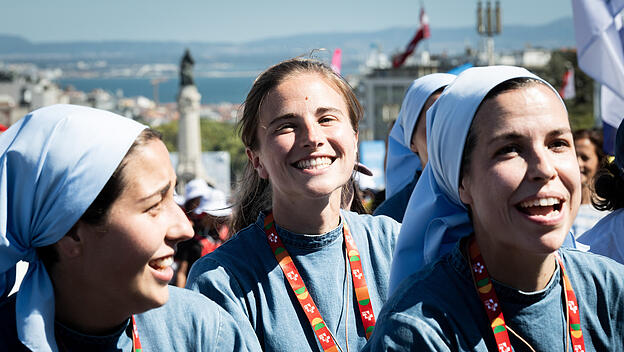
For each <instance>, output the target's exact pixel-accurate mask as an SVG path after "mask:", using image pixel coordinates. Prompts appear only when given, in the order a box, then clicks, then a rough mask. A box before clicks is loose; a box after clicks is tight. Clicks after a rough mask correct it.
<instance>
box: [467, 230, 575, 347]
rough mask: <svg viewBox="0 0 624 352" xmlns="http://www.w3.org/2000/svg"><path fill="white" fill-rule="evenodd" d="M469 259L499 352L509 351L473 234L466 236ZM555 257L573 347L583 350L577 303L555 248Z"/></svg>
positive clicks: (503, 323) (485, 269)
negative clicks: (564, 292) (560, 277)
mask: <svg viewBox="0 0 624 352" xmlns="http://www.w3.org/2000/svg"><path fill="white" fill-rule="evenodd" d="M468 252H469V257H470V260H469V263H470V267H471V270H472V273H473V275H472V278H473V281H474V284H475V287H476V288H477V292H478V293H479V298H481V303H483V308H484V309H485V312H486V314H487V316H488V318H489V319H490V326H491V327H492V332H493V333H494V338H495V339H496V346H497V348H498V351H499V352H507V351H511V341H510V340H509V334H508V333H507V325H506V324H505V318H504V317H503V311H502V307H501V306H500V303H499V301H498V297H497V296H496V291H495V290H494V287H493V286H492V281H491V279H490V275H489V273H488V271H487V268H486V267H485V262H484V261H483V257H482V256H481V251H480V250H479V246H478V245H477V241H476V240H475V238H474V237H472V238H471V239H470V240H469V244H468ZM555 257H556V258H557V261H558V262H559V267H560V268H561V274H562V275H563V284H564V290H566V294H567V302H566V303H567V309H568V314H569V318H570V320H569V325H570V335H571V336H572V338H571V340H572V346H573V351H584V350H585V342H584V341H583V332H582V330H581V319H580V315H579V306H578V302H577V300H576V295H575V294H574V289H573V288H572V284H571V283H570V279H569V277H568V275H567V274H566V271H565V268H564V267H563V261H562V260H561V257H560V256H559V253H557V252H555Z"/></svg>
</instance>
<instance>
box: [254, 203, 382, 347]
mask: <svg viewBox="0 0 624 352" xmlns="http://www.w3.org/2000/svg"><path fill="white" fill-rule="evenodd" d="M264 232H265V234H266V236H267V241H268V242H269V245H270V246H271V250H272V251H273V254H275V259H277V262H278V263H279V265H280V267H281V268H282V271H283V272H284V276H285V277H286V279H287V280H288V283H289V284H290V287H291V288H292V290H293V291H294V292H295V295H296V296H297V298H298V299H299V304H300V305H301V308H302V309H303V312H304V313H305V315H306V317H307V318H308V321H309V322H310V325H311V326H312V329H313V330H314V333H315V334H316V337H317V338H318V340H319V342H320V343H321V348H323V351H336V350H337V349H336V342H335V341H334V339H333V337H332V335H331V332H330V331H329V329H328V328H327V324H325V321H324V320H323V318H322V317H321V313H320V312H319V311H318V309H317V308H316V304H315V303H314V300H312V297H311V296H310V295H309V294H308V290H307V289H306V286H305V284H304V283H303V279H302V278H301V275H299V271H298V270H297V267H295V263H293V261H292V258H291V257H290V254H288V251H287V250H286V247H285V246H284V244H283V243H282V240H281V239H280V237H279V235H278V234H277V230H276V229H275V221H273V213H272V212H271V213H269V214H267V216H266V217H265V218H264ZM342 232H343V234H344V237H345V246H346V248H347V256H348V258H349V264H350V266H351V278H352V279H353V287H354V288H355V297H356V298H357V301H358V307H359V309H360V318H361V319H362V324H363V325H364V331H365V332H366V339H368V338H369V337H370V335H371V334H372V333H373V329H374V328H375V314H374V313H373V306H372V305H371V301H370V296H369V294H368V286H366V279H365V278H364V270H362V262H361V261H360V253H359V252H358V250H357V247H356V245H355V241H353V237H351V233H350V232H349V227H348V226H347V222H346V221H344V219H342Z"/></svg>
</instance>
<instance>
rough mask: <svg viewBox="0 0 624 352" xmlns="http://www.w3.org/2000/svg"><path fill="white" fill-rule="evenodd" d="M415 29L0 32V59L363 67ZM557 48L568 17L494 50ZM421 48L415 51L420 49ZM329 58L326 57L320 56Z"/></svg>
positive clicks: (431, 45)
mask: <svg viewBox="0 0 624 352" xmlns="http://www.w3.org/2000/svg"><path fill="white" fill-rule="evenodd" d="M415 30H416V27H396V28H388V29H385V30H380V31H371V32H356V33H317V34H305V35H293V36H283V37H273V38H266V39H263V40H254V41H249V42H244V43H225V42H182V41H178V42H174V41H89V42H85V41H81V42H44V43H35V42H30V41H28V40H26V39H24V38H22V37H19V36H11V35H1V34H0V60H2V61H9V62H10V61H28V62H35V63H43V64H45V63H47V64H55V63H58V62H60V61H68V60H106V61H107V62H109V63H110V64H141V63H177V62H178V61H179V60H180V57H181V56H182V53H183V51H184V49H185V48H190V49H191V52H192V54H193V56H194V57H195V59H196V61H197V62H198V65H200V64H207V65H210V64H215V63H220V64H222V65H225V67H227V66H228V65H229V66H230V67H232V68H234V67H236V68H237V69H240V70H257V69H259V68H263V67H266V66H267V65H270V64H273V63H275V62H277V61H279V60H281V59H284V58H288V57H294V56H299V55H307V54H309V53H310V51H311V50H312V49H315V48H327V49H329V50H333V49H334V48H337V47H340V48H341V49H342V51H343V65H345V66H356V67H357V65H358V64H360V63H362V62H363V61H364V60H365V58H366V56H367V54H368V53H369V52H370V50H371V46H373V45H376V46H378V47H380V48H381V49H382V50H383V51H384V52H386V53H387V54H392V53H394V52H397V51H399V50H401V49H402V48H403V47H405V45H406V44H407V43H408V41H409V40H410V39H411V37H412V36H413V34H414V32H415ZM424 45H425V48H427V49H428V50H429V51H430V52H432V53H434V54H435V53H443V52H446V53H448V54H457V53H460V52H463V51H464V50H465V48H466V47H467V46H470V47H472V48H479V46H480V37H479V36H478V35H477V33H476V31H475V29H474V28H473V27H458V28H436V27H435V25H432V27H431V38H430V39H429V40H427V41H425V42H424ZM528 45H530V46H532V47H542V48H559V47H572V46H574V29H573V23H572V19H571V18H569V17H568V18H562V19H559V20H556V21H553V22H550V23H547V24H544V25H539V26H521V25H509V26H505V27H504V28H503V33H502V34H501V35H499V36H497V37H495V47H496V50H504V51H509V50H519V49H522V48H524V47H526V46H528ZM419 49H420V48H419ZM324 55H329V54H324Z"/></svg>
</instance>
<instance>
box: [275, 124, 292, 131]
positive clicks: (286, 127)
mask: <svg viewBox="0 0 624 352" xmlns="http://www.w3.org/2000/svg"><path fill="white" fill-rule="evenodd" d="M293 129H294V126H293V124H291V123H284V124H281V125H278V126H277V127H276V128H275V131H276V132H289V131H292V130H293Z"/></svg>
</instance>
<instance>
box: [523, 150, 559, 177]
mask: <svg viewBox="0 0 624 352" xmlns="http://www.w3.org/2000/svg"><path fill="white" fill-rule="evenodd" d="M556 175H557V168H556V165H555V162H554V160H553V158H552V157H551V156H550V155H549V154H548V151H547V150H541V149H537V150H535V152H534V153H533V156H532V157H531V161H530V165H529V176H530V177H531V179H535V180H550V179H552V178H554V177H555V176H556Z"/></svg>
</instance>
